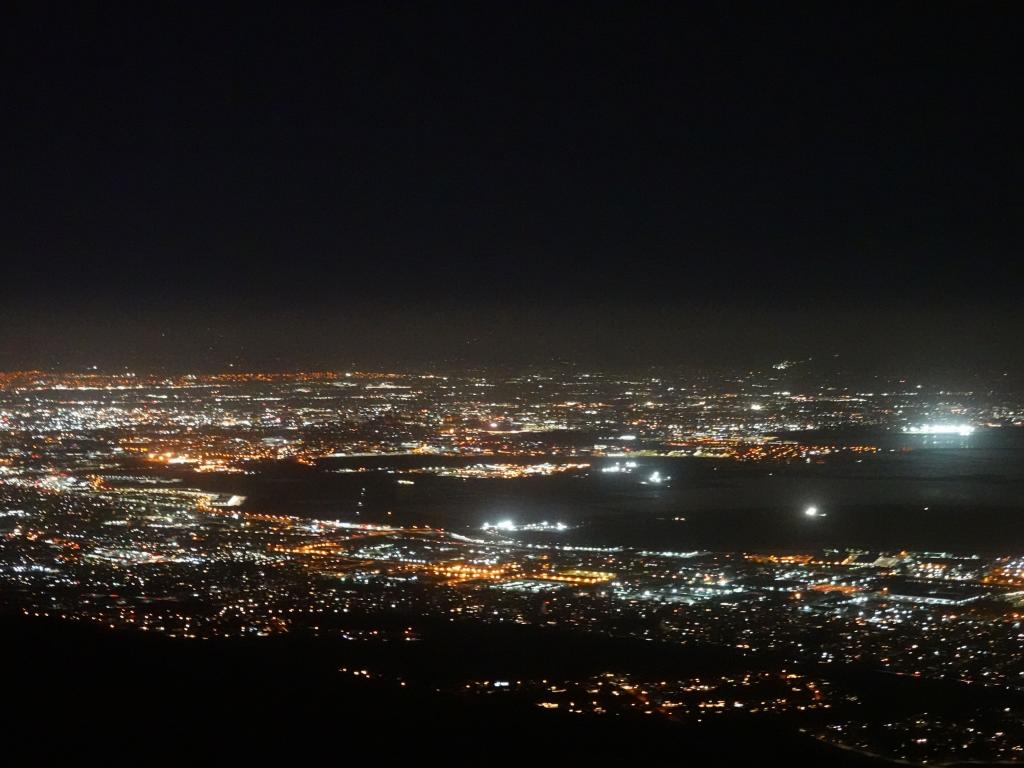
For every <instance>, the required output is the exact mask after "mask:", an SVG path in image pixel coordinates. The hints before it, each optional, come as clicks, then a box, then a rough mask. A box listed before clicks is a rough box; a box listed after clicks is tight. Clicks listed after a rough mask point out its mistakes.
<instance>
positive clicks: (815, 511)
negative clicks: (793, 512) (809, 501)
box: [804, 506, 818, 517]
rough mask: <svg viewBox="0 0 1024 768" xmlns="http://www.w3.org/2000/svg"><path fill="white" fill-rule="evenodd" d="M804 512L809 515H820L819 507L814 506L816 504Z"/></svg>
mask: <svg viewBox="0 0 1024 768" xmlns="http://www.w3.org/2000/svg"><path fill="white" fill-rule="evenodd" d="M804 514H805V515H807V516H808V517H817V516H818V508H817V507H814V506H811V507H808V508H807V509H805V510H804Z"/></svg>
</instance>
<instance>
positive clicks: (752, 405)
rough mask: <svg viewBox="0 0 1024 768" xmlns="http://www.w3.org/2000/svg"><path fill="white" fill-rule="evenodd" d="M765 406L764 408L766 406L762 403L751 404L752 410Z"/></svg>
mask: <svg viewBox="0 0 1024 768" xmlns="http://www.w3.org/2000/svg"><path fill="white" fill-rule="evenodd" d="M763 408H764V406H763V405H761V404H760V403H752V404H751V406H750V410H752V411H760V410H762V409H763Z"/></svg>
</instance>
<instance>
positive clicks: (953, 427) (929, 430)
mask: <svg viewBox="0 0 1024 768" xmlns="http://www.w3.org/2000/svg"><path fill="white" fill-rule="evenodd" d="M903 431H904V432H906V433H907V434H909V435H960V436H961V437H967V435H970V434H972V433H973V432H974V427H973V426H971V425H970V424H920V425H918V426H913V427H904V428H903Z"/></svg>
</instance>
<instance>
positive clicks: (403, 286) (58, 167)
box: [0, 0, 1024, 369]
mask: <svg viewBox="0 0 1024 768" xmlns="http://www.w3.org/2000/svg"><path fill="white" fill-rule="evenodd" d="M294 5H301V6H302V8H299V9H296V8H294V7H293V6H294ZM207 6H213V7H207ZM1022 21H1024V6H1022V5H1020V4H1011V3H992V4H988V3H981V2H978V3H948V2H946V3H879V4H873V3H865V2H858V3H851V4H843V3H835V2H829V3H817V4H813V5H812V4H806V5H804V4H797V3H781V4H777V3H757V4H739V3H664V4H660V3H640V2H629V3H625V2H623V3H603V2H587V3H569V2H551V1H550V0H549V1H548V2H538V3H526V2H479V3H465V4H462V3H418V4H413V3H397V2H369V3H352V4H345V3H332V4H323V5H320V4H291V3H279V4H277V8H276V9H275V10H269V11H268V10H265V9H262V8H261V6H260V4H257V3H242V4H238V5H227V4H219V3H211V4H207V3H201V4H200V3H176V4H166V5H163V4H158V3H133V4H120V3H86V2H83V3H56V4H50V3H44V2H39V1H38V0H34V1H33V2H23V3H9V4H7V5H6V6H5V9H4V11H3V17H2V20H0V39H2V50H3V64H4V67H3V71H4V76H3V79H2V86H0V88H2V95H3V120H2V127H0V132H2V137H3V150H4V151H3V157H4V160H3V183H2V184H0V203H2V206H0V211H2V226H0V254H2V271H0V368H13V367H23V366H38V367H52V366H57V367H62V368H75V367H79V366H84V365H93V364H95V365H99V366H101V367H117V366H124V365H128V366H131V367H134V368H139V369H141V368H145V367H157V366H161V367H176V368H183V367H198V368H203V367H205V368H217V367H223V366H225V365H227V364H229V363H232V364H235V365H236V366H240V367H246V368H253V367H274V368H282V367H283V368H288V367H332V366H341V365H348V364H362V365H419V364H423V363H431V362H449V361H450V362H459V361H466V362H471V363H509V364H520V363H538V362H545V361H547V360H550V359H553V358H555V359H569V360H575V361H578V362H581V363H585V364H588V365H596V364H609V365H613V364H614V365H620V364H627V365H629V364H638V363H644V364H646V363H685V364H702V363H715V364H718V363H741V364H754V363H759V362H763V361H768V360H772V359H780V358H782V357H796V356H802V355H808V354H816V355H818V354H821V355H825V354H829V355H830V354H834V353H840V354H842V355H844V356H848V358H849V359H851V360H852V361H855V362H857V363H858V364H865V365H869V364H879V365H892V364H894V362H895V363H900V364H906V365H918V364H922V365H923V364H932V363H935V362H937V361H943V362H948V363H949V364H951V365H971V366H976V365H985V366H990V367H993V368H1000V367H1015V368H1021V367H1022V366H1024V361H1022V353H1021V351H1020V348H1021V346H1022V345H1021V344H1020V342H1019V339H1020V337H1021V335H1022V333H1024V310H1022V309H1020V307H1019V306H1018V305H1019V304H1020V298H1019V295H1020V293H1021V285H1022V283H1021V280H1022V277H1024V274H1022V272H1024V271H1022V269H1021V267H1020V266H1019V262H1020V256H1021V242H1022V230H1024V184H1022V180H1024V173H1022V172H1024V139H1022V137H1024V120H1022V118H1024V97H1022V94H1024V87H1022V86H1024V82H1022V80H1024V78H1022V76H1021V73H1022V72H1024V61H1022V55H1021V50H1022V49H1024V48H1022V46H1021V40H1022V39H1024V24H1022Z"/></svg>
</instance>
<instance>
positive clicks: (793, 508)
mask: <svg viewBox="0 0 1024 768" xmlns="http://www.w3.org/2000/svg"><path fill="white" fill-rule="evenodd" d="M814 437H815V439H814V440H813V442H819V441H820V442H821V443H830V444H833V445H834V444H842V443H844V442H848V443H851V444H852V443H868V444H872V445H877V446H879V447H880V448H881V449H882V450H881V452H880V453H878V454H874V455H867V456H859V457H855V458H851V457H850V456H846V455H840V456H837V457H830V458H827V459H825V460H823V461H821V462H820V463H815V462H811V463H807V462H804V461H793V462H788V463H756V464H755V463H737V462H732V461H725V460H717V459H698V458H636V459H634V461H636V464H637V466H636V468H635V469H633V471H632V472H630V473H624V472H620V473H606V472H602V471H601V468H602V467H604V466H609V465H611V464H614V463H616V462H622V461H624V460H623V459H621V458H618V459H611V458H602V459H593V460H590V462H591V467H590V469H589V470H588V471H586V472H581V473H573V474H565V475H554V476H548V477H529V478H523V479H515V480H502V479H477V478H474V479H459V478H451V477H437V476H433V475H423V474H416V475H408V474H407V475H402V474H399V472H401V471H403V470H405V471H407V470H409V469H410V468H413V467H415V466H424V465H427V466H436V465H439V464H442V463H445V464H453V463H456V464H457V463H463V464H464V463H466V460H457V461H456V462H451V461H448V460H441V459H439V458H437V457H426V458H424V457H412V458H410V457H373V458H372V459H362V458H346V459H340V460H330V461H325V462H323V463H321V465H320V466H319V467H317V468H309V467H299V466H293V465H275V466H269V467H266V468H265V470H264V471H261V472H260V473H258V474H256V475H249V476H244V477H242V476H226V477H211V478H205V477H204V478H202V485H203V486H204V487H208V488H211V489H215V490H222V491H226V492H227V491H230V492H235V493H241V494H244V495H246V496H247V497H248V501H247V502H246V508H247V509H251V510H254V511H265V512H276V513H283V514H293V515H299V516H306V517H316V518H325V519H339V520H349V521H361V522H373V523H391V524H401V525H412V524H429V525H434V526H440V527H444V528H448V529H451V530H456V531H459V532H463V533H466V532H469V531H473V530H477V531H479V529H480V528H481V527H482V526H483V524H484V523H496V522H498V521H500V520H511V521H513V522H515V523H516V524H527V523H535V522H540V521H548V522H551V523H554V522H563V523H565V524H567V525H569V526H572V528H571V529H570V530H568V531H565V532H563V533H560V534H557V540H559V541H564V542H566V543H579V544H600V545H609V546H614V545H629V546H640V547H651V548H658V549H672V550H677V551H679V550H686V551H689V550H694V549H717V550H766V549H788V550H805V549H816V548H820V547H858V548H866V549H884V550H898V549H918V550H921V549H925V550H943V551H953V552H964V553H971V552H977V553H981V554H1012V553H1022V552H1024V430H1020V429H1009V428H1005V429H990V430H988V429H986V430H979V431H978V432H976V433H975V434H973V435H970V436H967V437H959V436H952V437H926V436H919V435H903V434H898V433H875V434H870V433H863V432H860V433H858V432H850V433H828V434H820V435H816V436H814ZM803 439H804V440H805V441H811V440H810V439H809V438H808V436H807V435H806V434H805V435H803ZM490 461H498V460H497V459H491V460H490ZM533 461H537V462H539V461H543V459H539V458H538V459H535V460H533ZM575 461H588V460H587V459H576V460H575ZM359 467H362V468H368V471H360V472H351V473H339V472H338V471H337V470H339V469H344V468H347V469H354V468H359ZM654 472H658V473H660V475H661V476H662V477H663V478H669V477H670V478H671V480H668V481H665V482H662V483H661V484H655V483H651V482H650V476H651V475H652V474H653V473H654ZM399 478H401V479H407V480H412V481H413V482H414V484H413V485H407V484H399V483H398V482H397V481H398V479H399ZM189 482H190V483H191V482H195V480H194V476H192V477H191V478H190V480H189ZM809 506H814V507H816V508H817V509H818V510H819V514H818V515H817V516H814V517H811V516H808V515H806V514H805V510H806V509H807V508H808V507H809ZM534 536H535V537H539V536H541V534H534ZM553 536H555V535H554V534H552V535H549V538H551V537H553Z"/></svg>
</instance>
